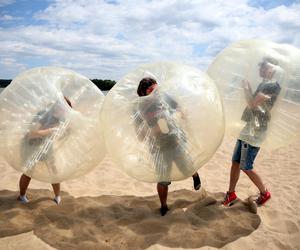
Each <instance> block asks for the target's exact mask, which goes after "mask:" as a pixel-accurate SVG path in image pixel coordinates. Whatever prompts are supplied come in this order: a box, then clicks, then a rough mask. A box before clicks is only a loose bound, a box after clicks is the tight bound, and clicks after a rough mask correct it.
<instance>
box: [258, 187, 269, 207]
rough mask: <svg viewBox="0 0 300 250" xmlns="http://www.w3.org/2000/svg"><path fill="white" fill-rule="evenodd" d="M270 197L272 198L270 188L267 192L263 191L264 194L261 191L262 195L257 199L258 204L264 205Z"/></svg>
mask: <svg viewBox="0 0 300 250" xmlns="http://www.w3.org/2000/svg"><path fill="white" fill-rule="evenodd" d="M269 199H271V193H270V192H269V191H268V190H266V192H265V193H263V194H262V193H260V195H259V196H258V198H257V199H256V204H257V205H263V204H264V203H266V201H267V200H269Z"/></svg>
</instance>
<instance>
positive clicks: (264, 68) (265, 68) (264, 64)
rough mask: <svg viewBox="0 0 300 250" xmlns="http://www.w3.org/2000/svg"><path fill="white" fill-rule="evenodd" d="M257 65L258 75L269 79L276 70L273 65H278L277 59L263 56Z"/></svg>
mask: <svg viewBox="0 0 300 250" xmlns="http://www.w3.org/2000/svg"><path fill="white" fill-rule="evenodd" d="M258 65H259V75H260V77H262V78H263V79H268V80H271V79H272V78H273V76H274V73H275V71H276V70H275V67H276V66H277V65H278V61H277V60H276V59H274V58H272V57H265V58H263V60H262V61H261V62H260V63H259V64H258Z"/></svg>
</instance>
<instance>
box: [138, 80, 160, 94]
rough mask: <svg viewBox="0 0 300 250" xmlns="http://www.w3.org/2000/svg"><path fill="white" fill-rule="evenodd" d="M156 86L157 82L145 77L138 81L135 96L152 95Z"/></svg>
mask: <svg viewBox="0 0 300 250" xmlns="http://www.w3.org/2000/svg"><path fill="white" fill-rule="evenodd" d="M156 86H157V82H156V81H155V80H154V79H153V78H150V77H145V78H143V79H142V80H141V81H140V84H139V86H138V88H137V94H138V95H139V96H146V95H149V94H151V93H152V91H153V90H154V89H155V87H156Z"/></svg>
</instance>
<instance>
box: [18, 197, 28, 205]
mask: <svg viewBox="0 0 300 250" xmlns="http://www.w3.org/2000/svg"><path fill="white" fill-rule="evenodd" d="M18 200H19V201H20V202H21V203H24V204H25V203H28V202H29V200H28V199H27V197H26V195H20V196H19V197H18Z"/></svg>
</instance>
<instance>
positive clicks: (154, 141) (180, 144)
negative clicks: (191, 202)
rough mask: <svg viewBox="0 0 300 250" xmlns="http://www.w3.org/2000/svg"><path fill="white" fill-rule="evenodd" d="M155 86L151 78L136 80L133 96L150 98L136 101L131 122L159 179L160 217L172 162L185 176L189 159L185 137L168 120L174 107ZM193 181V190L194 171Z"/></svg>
mask: <svg viewBox="0 0 300 250" xmlns="http://www.w3.org/2000/svg"><path fill="white" fill-rule="evenodd" d="M156 87H157V82H156V81H155V80H154V79H152V78H149V77H147V78H143V79H142V80H141V81H140V83H139V86H138V89H137V94H138V95H139V96H140V97H143V96H149V97H150V98H149V99H147V100H145V101H144V102H140V105H139V110H138V112H137V116H136V117H135V119H136V126H137V131H138V138H139V139H140V140H144V141H145V142H147V144H148V147H149V151H150V154H151V155H152V159H153V162H154V167H155V172H156V174H157V176H158V179H159V180H162V181H160V182H158V183H157V192H158V196H159V199H160V202H161V208H160V213H161V215H162V216H164V215H165V214H166V213H167V212H168V210H169V208H168V205H167V195H168V185H170V184H171V182H170V172H171V168H172V163H173V162H174V163H175V164H176V165H177V167H178V169H179V170H180V172H182V174H183V175H185V176H186V175H187V174H188V173H190V172H191V167H192V159H191V157H190V156H189V154H188V152H187V150H186V147H185V145H186V137H185V134H184V132H183V131H182V130H181V129H180V128H179V127H178V125H177V124H176V122H175V120H174V118H172V116H173V113H175V112H176V111H177V110H178V104H177V102H176V101H175V100H174V99H172V98H171V97H170V96H169V95H167V94H164V95H159V94H158V93H157V92H155V93H154V92H153V91H154V90H155V88H156ZM145 128H148V129H145ZM145 139H146V140H145ZM193 180H194V188H195V190H198V189H200V187H201V181H200V177H199V175H198V173H197V172H196V173H194V174H193Z"/></svg>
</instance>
